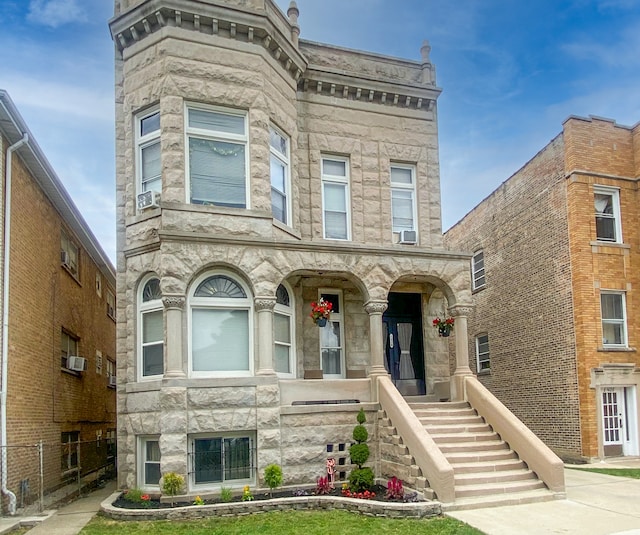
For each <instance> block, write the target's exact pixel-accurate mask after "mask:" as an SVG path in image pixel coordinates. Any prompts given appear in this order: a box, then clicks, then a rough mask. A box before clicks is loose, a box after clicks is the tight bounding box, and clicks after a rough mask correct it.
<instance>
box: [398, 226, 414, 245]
mask: <svg viewBox="0 0 640 535" xmlns="http://www.w3.org/2000/svg"><path fill="white" fill-rule="evenodd" d="M417 242H418V233H417V232H416V231H415V230H402V231H400V243H407V244H411V245H415V244H416V243H417Z"/></svg>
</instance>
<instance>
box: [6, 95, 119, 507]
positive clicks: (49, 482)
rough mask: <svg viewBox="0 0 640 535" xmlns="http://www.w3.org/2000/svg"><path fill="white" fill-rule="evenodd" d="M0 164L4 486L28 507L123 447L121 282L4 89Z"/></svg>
mask: <svg viewBox="0 0 640 535" xmlns="http://www.w3.org/2000/svg"><path fill="white" fill-rule="evenodd" d="M0 164H1V165H0V173H1V176H2V180H3V188H2V191H3V192H7V194H6V195H3V199H2V202H3V206H4V212H3V213H4V214H6V215H5V216H4V217H3V218H2V219H1V222H2V223H1V224H2V247H1V251H2V255H3V262H2V265H3V266H4V267H3V276H2V281H3V288H4V291H3V294H2V295H3V298H2V302H3V306H2V314H3V325H4V327H3V330H2V335H1V336H2V340H3V344H2V360H3V367H2V370H3V371H2V379H1V380H2V408H1V409H2V414H1V419H2V428H1V432H2V450H1V453H2V467H3V471H2V490H3V495H4V497H5V500H4V505H5V506H6V507H7V508H8V510H11V509H12V507H15V504H16V502H15V499H16V496H17V497H18V498H19V503H20V504H24V505H27V504H29V503H30V501H32V500H34V499H37V498H38V494H39V491H40V490H42V492H43V493H45V494H46V493H48V492H49V491H52V490H54V489H56V488H57V487H60V486H61V485H64V484H65V483H66V482H68V481H69V480H72V481H75V480H76V479H77V476H78V472H80V475H81V476H85V475H87V474H90V473H91V472H95V471H97V470H99V469H102V468H104V467H105V465H107V464H108V463H109V457H110V456H111V455H115V428H116V394H115V388H114V387H115V384H114V381H115V373H116V364H115V362H116V351H115V346H116V343H115V341H116V322H115V290H116V288H115V283H116V278H115V269H114V267H113V265H112V264H111V262H110V261H109V259H108V258H107V256H106V254H105V252H104V251H103V250H102V248H101V247H100V245H99V244H98V242H97V240H96V239H95V237H94V236H93V234H92V233H91V231H90V230H89V228H88V226H87V224H86V222H85V221H84V220H83V218H82V216H81V215H80V212H79V211H78V209H77V208H76V207H75V205H74V204H73V202H72V201H71V198H70V197H69V195H68V194H67V192H66V191H65V189H64V187H63V186H62V184H61V182H60V180H59V179H58V177H57V176H56V174H55V172H54V171H53V169H52V168H51V167H50V165H49V164H48V162H47V160H46V158H45V156H44V154H43V153H42V151H41V149H40V147H39V146H38V144H37V142H36V140H35V139H34V138H33V136H32V134H31V132H30V131H29V129H28V127H27V125H26V124H25V122H24V120H23V119H22V117H21V116H20V114H19V112H18V110H17V109H16V107H15V105H14V104H13V102H12V100H11V99H10V97H9V95H8V94H7V93H6V92H4V91H0ZM77 357H82V359H83V360H82V359H80V360H79V359H78V358H77ZM73 360H75V363H72V361H73ZM71 368H75V369H71ZM111 377H113V379H111ZM112 440H113V446H114V447H113V448H111V447H110V446H111V441H112ZM40 443H41V444H42V448H43V461H44V463H43V469H44V488H42V489H40V481H39V472H40V469H39V455H38V449H37V448H36V447H35V446H36V445H38V444H40ZM70 443H71V444H70ZM78 443H83V445H80V446H78ZM89 444H90V446H89ZM78 447H80V452H81V453H80V455H78V454H77V451H78V449H77V448H78ZM113 462H114V459H111V463H112V464H113ZM76 488H77V487H76Z"/></svg>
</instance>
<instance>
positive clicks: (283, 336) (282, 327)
mask: <svg viewBox="0 0 640 535" xmlns="http://www.w3.org/2000/svg"><path fill="white" fill-rule="evenodd" d="M293 324H294V323H293V301H292V300H291V297H290V293H289V290H287V288H285V287H284V286H283V285H282V284H281V285H280V286H278V289H277V291H276V306H275V308H274V309H273V344H274V348H273V355H274V367H275V371H276V373H277V374H278V375H282V376H289V377H291V376H293V375H294V372H295V369H294V360H293V356H294V352H293V336H292V333H293V328H292V326H293Z"/></svg>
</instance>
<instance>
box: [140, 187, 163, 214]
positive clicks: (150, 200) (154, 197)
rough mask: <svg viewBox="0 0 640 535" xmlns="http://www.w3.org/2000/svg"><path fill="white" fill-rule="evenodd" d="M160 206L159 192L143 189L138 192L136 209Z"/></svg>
mask: <svg viewBox="0 0 640 535" xmlns="http://www.w3.org/2000/svg"><path fill="white" fill-rule="evenodd" d="M159 206H160V193H158V192H157V191H145V192H144V193H138V210H146V209H147V208H158V207H159Z"/></svg>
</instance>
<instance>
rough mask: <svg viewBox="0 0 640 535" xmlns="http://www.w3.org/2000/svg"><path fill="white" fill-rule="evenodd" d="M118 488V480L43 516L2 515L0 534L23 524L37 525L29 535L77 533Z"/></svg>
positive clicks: (68, 534) (66, 534)
mask: <svg viewBox="0 0 640 535" xmlns="http://www.w3.org/2000/svg"><path fill="white" fill-rule="evenodd" d="M115 490H116V482H115V481H109V482H108V483H107V485H106V486H105V487H104V488H102V489H98V490H95V491H93V492H92V493H91V494H88V495H87V496H85V497H84V498H80V499H78V500H75V501H74V502H71V503H70V504H68V505H65V506H63V507H61V508H60V509H58V510H57V511H45V512H44V513H43V514H42V515H41V516H30V517H2V518H0V534H4V533H9V532H11V531H12V530H14V529H16V528H19V527H23V526H35V527H33V528H32V529H30V530H29V535H76V534H77V533H80V530H82V528H83V527H84V526H85V525H86V524H87V523H88V522H89V520H91V519H92V518H93V517H94V516H95V514H96V513H97V512H98V511H99V510H100V504H101V503H102V501H103V500H104V499H106V498H108V497H109V495H111V494H112V493H113V492H114V491H115Z"/></svg>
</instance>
